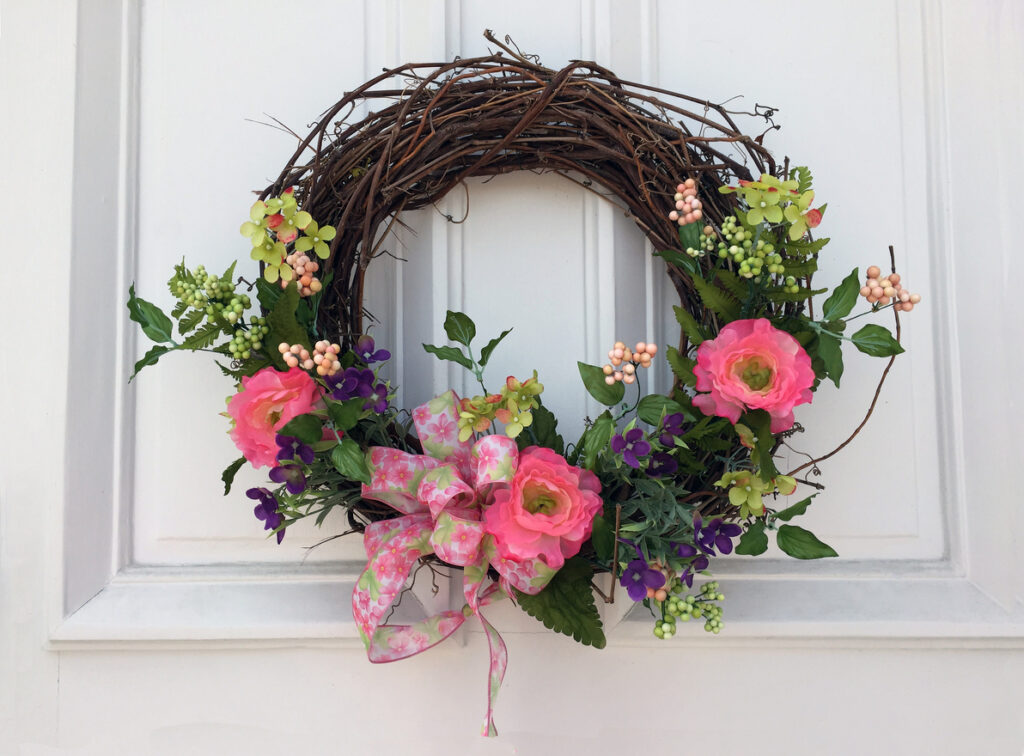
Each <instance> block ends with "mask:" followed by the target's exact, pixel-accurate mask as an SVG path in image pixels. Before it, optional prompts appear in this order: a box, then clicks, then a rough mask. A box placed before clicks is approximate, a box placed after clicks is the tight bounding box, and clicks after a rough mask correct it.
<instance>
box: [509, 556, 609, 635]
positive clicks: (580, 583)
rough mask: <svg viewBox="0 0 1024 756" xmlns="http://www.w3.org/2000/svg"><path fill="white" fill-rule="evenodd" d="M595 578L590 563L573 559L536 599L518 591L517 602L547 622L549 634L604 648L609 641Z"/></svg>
mask: <svg viewBox="0 0 1024 756" xmlns="http://www.w3.org/2000/svg"><path fill="white" fill-rule="evenodd" d="M592 577H593V570H592V568H591V566H590V564H588V563H587V560H585V559H583V558H581V557H578V556H577V557H573V558H572V559H569V560H567V561H566V563H565V564H564V565H563V566H562V569H560V570H559V571H558V572H556V573H555V576H554V577H553V578H551V582H550V583H548V584H547V586H546V587H545V588H544V590H542V591H541V592H540V593H538V594H537V595H536V596H530V595H529V594H526V593H522V592H520V591H518V590H517V591H516V600H517V601H518V602H519V606H520V607H522V609H523V611H525V612H526V613H527V614H529V615H530V616H531V617H533V618H535V619H538V620H540V621H541V622H543V623H544V627H546V628H547V629H548V630H554V631H555V632H556V633H562V634H563V635H568V636H571V637H572V638H573V639H574V640H577V641H579V642H580V643H582V644H583V645H584V646H593V647H594V648H604V647H605V644H606V643H607V641H606V640H605V637H604V630H602V628H601V615H600V614H598V612H597V606H595V604H594V593H593V591H592V590H591V587H590V581H591V578H592Z"/></svg>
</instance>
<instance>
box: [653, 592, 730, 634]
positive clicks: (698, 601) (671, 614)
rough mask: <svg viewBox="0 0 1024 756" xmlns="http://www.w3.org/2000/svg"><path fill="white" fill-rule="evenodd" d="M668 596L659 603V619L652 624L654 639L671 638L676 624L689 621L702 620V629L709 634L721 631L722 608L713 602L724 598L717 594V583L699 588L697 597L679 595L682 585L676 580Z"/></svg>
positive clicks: (674, 632)
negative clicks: (660, 610)
mask: <svg viewBox="0 0 1024 756" xmlns="http://www.w3.org/2000/svg"><path fill="white" fill-rule="evenodd" d="M669 592H670V594H671V595H670V596H669V597H668V598H667V599H666V600H665V601H663V602H661V609H662V612H661V617H660V618H659V619H657V620H656V621H655V623H654V635H655V637H656V638H662V639H665V638H671V637H672V636H673V635H675V634H676V622H677V621H680V622H689V621H690V620H691V619H701V618H703V619H704V629H705V630H706V631H707V632H709V633H715V634H718V633H719V632H721V630H722V608H721V607H720V606H718V605H717V604H716V603H715V602H716V601H721V600H722V599H724V598H725V596H724V595H723V594H721V593H719V592H718V583H717V582H714V581H713V582H710V583H705V584H704V585H703V586H701V589H700V594H699V595H697V596H694V595H687V596H682V595H680V594H681V593H682V592H683V583H682V581H681V580H679V579H678V578H675V579H673V580H672V583H671V587H670V588H669Z"/></svg>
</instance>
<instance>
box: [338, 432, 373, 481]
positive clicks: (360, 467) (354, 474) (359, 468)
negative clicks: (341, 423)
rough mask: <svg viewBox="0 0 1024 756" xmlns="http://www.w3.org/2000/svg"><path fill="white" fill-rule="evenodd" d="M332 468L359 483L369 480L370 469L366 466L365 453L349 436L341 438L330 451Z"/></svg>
mask: <svg viewBox="0 0 1024 756" xmlns="http://www.w3.org/2000/svg"><path fill="white" fill-rule="evenodd" d="M331 462H333V463H334V468H335V469H336V470H337V471H338V472H340V473H341V474H342V475H344V476H345V477H346V478H348V479H350V480H358V481H359V482H361V483H369V482H370V469H369V468H368V467H367V466H366V455H365V454H364V453H363V450H362V449H360V448H359V444H357V443H356V442H355V441H353V440H352V439H351V438H343V439H341V443H340V444H338V445H337V446H335V447H334V451H332V452H331Z"/></svg>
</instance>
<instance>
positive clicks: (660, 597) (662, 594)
mask: <svg viewBox="0 0 1024 756" xmlns="http://www.w3.org/2000/svg"><path fill="white" fill-rule="evenodd" d="M667 598H668V591H666V590H665V589H664V588H659V589H658V590H656V591H655V592H654V600H655V601H664V600H665V599H667Z"/></svg>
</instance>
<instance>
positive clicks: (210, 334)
mask: <svg viewBox="0 0 1024 756" xmlns="http://www.w3.org/2000/svg"><path fill="white" fill-rule="evenodd" d="M220 335H221V327H220V325H218V324H217V323H210V324H208V325H204V326H203V327H202V328H200V329H199V330H198V331H196V332H195V333H193V334H192V335H191V336H189V337H188V338H187V339H185V340H184V341H183V342H181V348H182V349H206V348H207V347H209V346H210V345H211V344H213V342H215V341H216V340H217V337H218V336H220Z"/></svg>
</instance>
